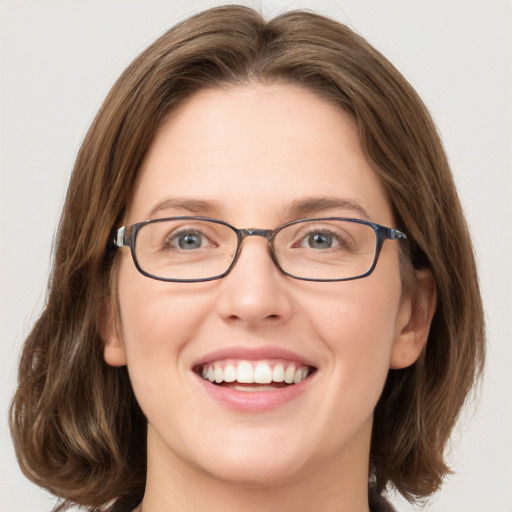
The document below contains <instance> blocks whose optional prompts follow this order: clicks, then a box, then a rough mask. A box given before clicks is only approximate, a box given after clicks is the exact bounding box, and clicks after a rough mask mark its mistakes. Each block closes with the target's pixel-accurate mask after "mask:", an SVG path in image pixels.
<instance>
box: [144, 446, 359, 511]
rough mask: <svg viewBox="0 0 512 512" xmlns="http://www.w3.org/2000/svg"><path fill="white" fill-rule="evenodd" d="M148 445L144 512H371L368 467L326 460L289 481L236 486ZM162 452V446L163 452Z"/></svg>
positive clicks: (257, 481) (264, 480)
mask: <svg viewBox="0 0 512 512" xmlns="http://www.w3.org/2000/svg"><path fill="white" fill-rule="evenodd" d="M150 445H151V442H149V443H148V475H147V485H146V492H145V495H144V500H143V504H142V508H141V509H140V511H138V512H142V511H143V512H164V511H165V512H169V511H171V510H176V511H181V510H208V511H210V512H238V511H240V510H243V511H244V512H260V511H261V510H268V511H280V512H292V511H293V512H296V511H298V510H299V511H300V510H308V511H309V510H315V512H332V511H333V510H336V511H337V512H367V511H368V510H369V506H368V464H367V462H366V461H367V460H368V459H367V458H366V459H365V460H364V462H361V458H359V463H357V462H356V463H354V461H353V460H352V461H351V463H350V464H348V463H346V462H347V461H345V464H340V460H339V458H335V457H332V458H324V459H323V460H322V461H321V462H319V463H318V464H317V465H316V467H312V465H311V464H310V465H308V468H307V470H302V471H297V472H296V473H294V474H293V475H292V476H291V477H289V478H288V479H285V478H275V477H273V478H267V477H266V476H265V475H262V476H261V477H260V478H259V479H258V478H252V479H251V480H250V481H243V480H238V481H233V480H228V479H223V478H219V477H218V476H216V475H213V474H211V473H209V472H206V471H204V470H203V469H201V468H199V467H194V466H192V465H190V464H187V463H184V461H182V460H181V459H179V458H177V457H170V456H169V455H170V454H169V452H166V450H165V449H163V450H162V449H160V450H155V449H154V448H155V446H153V447H152V449H151V448H150ZM160 448H162V447H160Z"/></svg>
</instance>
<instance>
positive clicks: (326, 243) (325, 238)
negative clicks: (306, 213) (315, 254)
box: [298, 230, 340, 249]
mask: <svg viewBox="0 0 512 512" xmlns="http://www.w3.org/2000/svg"><path fill="white" fill-rule="evenodd" d="M339 245H340V239H339V237H338V236H337V235H336V234H335V233H332V232H329V231H325V230H324V231H314V232H311V233H309V234H308V235H306V236H305V237H304V238H302V240H301V241H300V242H299V244H298V246H299V247H304V248H306V249H331V248H333V247H338V246H339Z"/></svg>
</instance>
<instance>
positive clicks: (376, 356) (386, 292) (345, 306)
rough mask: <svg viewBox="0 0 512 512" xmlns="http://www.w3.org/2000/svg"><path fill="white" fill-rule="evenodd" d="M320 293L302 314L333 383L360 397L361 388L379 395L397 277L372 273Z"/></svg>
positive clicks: (391, 337)
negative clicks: (352, 389)
mask: <svg viewBox="0 0 512 512" xmlns="http://www.w3.org/2000/svg"><path fill="white" fill-rule="evenodd" d="M393 276H394V277H393ZM324 292H325V293H323V294H322V295H321V296H318V297H316V299H315V300H312V301H311V302H310V304H309V306H308V307H306V308H305V310H308V311H309V312H308V315H309V318H310V321H311V323H312V324H313V325H314V330H315V331H316V332H317V333H318V339H319V341H320V343H321V344H322V345H323V346H324V347H325V348H324V349H327V352H328V353H329V354H330V358H331V360H332V361H333V362H334V364H333V366H332V369H333V372H334V374H335V379H336V380H337V381H340V380H342V381H343V383H347V382H349V381H350V383H351V386H352V385H353V386H355V387H357V388H359V390H360V392H363V390H364V388H365V387H367V391H369V390H371V389H373V390H376V392H377V393H380V391H381V389H382V386H383V384H384V381H385V379H386V376H387V373H388V371H389V366H390V359H391V353H392V349H393V345H394V342H395V340H396V339H397V336H398V334H399V330H400V326H399V325H398V322H397V318H398V312H399V309H400V297H401V282H400V278H399V276H398V275H397V273H396V272H394V273H392V274H390V275H389V276H386V273H385V272H380V273H374V274H372V275H371V276H369V277H368V278H365V279H361V280H356V281H347V282H344V283H340V284H339V285H338V286H337V287H336V289H335V290H328V289H327V288H326V289H325V290H324ZM344 387H345V386H344Z"/></svg>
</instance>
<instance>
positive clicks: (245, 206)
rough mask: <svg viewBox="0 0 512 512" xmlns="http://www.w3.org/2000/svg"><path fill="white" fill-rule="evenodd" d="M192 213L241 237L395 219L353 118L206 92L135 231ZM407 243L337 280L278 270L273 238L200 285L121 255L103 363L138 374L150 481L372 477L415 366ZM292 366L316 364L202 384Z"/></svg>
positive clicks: (167, 145)
mask: <svg viewBox="0 0 512 512" xmlns="http://www.w3.org/2000/svg"><path fill="white" fill-rule="evenodd" d="M180 215H194V216H195V215H197V216H207V217H213V218H216V219H221V220H223V221H226V222H228V223H230V224H232V225H234V226H236V227H238V228H249V227H257V228H275V227H277V226H279V225H281V224H284V223H286V222H288V221H291V220H295V219H297V218H306V217H327V216H338V217H353V218H368V219H370V220H371V221H374V222H377V223H380V224H384V225H387V226H392V227H393V224H394V219H393V215H392V211H391V207H390V202H389V199H388V198H387V196H386V193H385V191H384V189H383V187H382V185H381V183H380V181H379V179H378V178H377V175H376V174H375V172H374V171H373V170H372V168H371V167H370V165H369V164H368V162H367V161H366V159H365V157H364V155H363V153H362V150H361V147H360V144H359V140H358V136H357V128H356V126H355V124H354V122H353V120H352V119H351V117H350V116H348V115H347V114H346V113H344V112H343V111H342V110H340V109H339V108H337V107H335V106H334V105H333V104H331V103H329V102H327V101H326V100H324V99H321V98H320V97H318V96H317V95H315V94H313V93H312V92H309V91H307V90H304V89H302V88H299V87H297V86H293V85H285V84H274V85H265V84H252V85H247V86H233V87H231V88H227V89H216V90H207V91H204V92H200V93H198V94H196V95H195V96H193V97H192V98H191V99H190V100H188V101H187V102H186V103H185V104H183V105H182V106H181V107H180V109H179V110H177V111H176V112H174V113H173V114H172V115H171V116H170V117H169V119H168V120H167V121H166V122H165V123H164V125H163V126H162V127H161V128H160V130H159V132H158V134H157V136H156V138H155V140H154V142H153V144H152V146H151V149H150V151H149V153H148V155H147V157H146V159H145V162H144V165H143V167H142V169H141V172H140V178H139V180H138V183H137V186H136V188H135V190H134V194H133V199H132V202H131V204H130V206H129V211H128V215H127V219H126V224H132V223H135V222H140V221H143V220H146V219H149V218H163V217H172V216H180ZM399 244H400V242H397V241H387V242H385V243H384V247H383V249H382V253H381V255H380V259H379V262H378V264H377V267H376V268H375V270H374V272H373V273H372V274H371V275H370V276H368V277H366V278H364V279H359V280H354V281H346V282H324V283H322V282H307V281H299V280H296V279H293V278H290V277H287V276H285V275H283V274H282V273H280V271H279V270H278V269H277V268H276V266H275V265H274V263H273V261H272V259H271V257H270V255H269V251H268V242H267V240H266V239H265V238H262V237H250V238H247V239H246V240H245V241H244V244H243V248H242V252H241V255H240V258H239V260H238V261H237V263H236V266H235V267H234V268H233V270H232V271H231V273H230V274H229V275H228V276H227V277H225V278H223V279H220V280H216V281H210V282H199V283H172V282H162V281H157V280H154V279H150V278H148V277H145V276H143V275H142V274H140V273H139V272H138V271H137V269H136V268H135V266H134V263H133V261H132V258H131V256H130V252H129V250H128V249H127V248H124V249H122V250H121V252H122V254H121V256H120V262H119V268H118V272H119V274H118V285H117V286H118V288H117V294H118V303H119V319H118V324H119V329H118V330H117V331H116V332H117V334H116V332H111V333H109V334H108V335H107V336H106V347H105V358H106V360H107V362H109V363H110V364H112V365H122V364H125V363H126V364H127V365H128V369H129V374H130V378H131V382H132V385H133V388H134V391H135V394H136V396H137V399H138V401H139V403H140V406H141V407H142V410H143V411H144V413H145V415H146V417H147V420H148V436H149V438H148V439H149V441H148V460H149V471H150V473H151V471H154V472H156V473H158V472H159V471H160V472H161V471H164V472H165V471H167V472H172V471H174V470H175V468H181V469H183V468H186V469H187V470H190V471H192V472H197V471H199V472H200V473H201V474H203V475H208V476H210V477H213V478H216V479H221V480H223V481H231V482H244V483H256V484H258V483H259V484H262V483H263V484H269V483H272V484H273V485H274V484H276V483H277V482H280V481H292V480H294V479H300V478H302V477H305V476H307V475H310V474H313V473H314V472H316V473H318V472H320V473H322V472H329V474H331V475H333V474H334V475H336V477H337V478H338V477H339V476H341V475H342V474H343V473H346V474H353V475H354V476H356V475H357V476H360V475H364V478H365V480H364V481H366V477H367V471H368V453H369V444H370V434H371V426H372V414H373V410H374V407H375V405H376V403H377V400H378V398H379V395H380V393H381V390H382V388H383V385H384V382H385V379H386V376H387V373H388V370H389V368H390V366H393V367H400V366H405V365H407V364H410V363H411V362H412V359H411V358H413V357H415V356H416V354H411V350H410V348H408V347H409V346H408V344H407V334H406V331H407V324H408V321H409V312H410V304H409V302H408V301H406V300H402V299H401V292H402V289H401V281H400V272H399ZM114 323H115V322H114ZM240 363H241V367H242V368H241V369H240V368H238V365H239V364H240ZM208 365H209V366H208ZM292 365H293V366H294V367H295V369H296V370H299V369H301V368H308V369H309V375H308V376H307V377H306V378H305V379H304V380H303V381H302V382H300V383H298V384H283V383H270V384H259V385H258V384H244V383H241V384H240V383H237V382H236V381H235V382H233V383H224V384H222V385H218V384H217V383H212V382H210V381H209V380H205V379H204V378H203V376H202V369H203V368H206V370H205V373H207V371H208V369H209V368H210V367H211V369H212V370H211V371H213V372H215V370H216V368H220V369H225V368H226V367H227V366H232V367H233V368H236V369H238V374H236V378H238V379H239V380H244V378H243V377H242V374H244V372H243V368H244V367H245V368H246V369H247V368H252V369H255V368H259V369H257V372H262V374H265V373H268V371H269V369H270V371H272V372H274V371H275V372H276V375H278V374H280V372H281V371H285V372H286V370H287V369H288V368H289V367H291V366H292ZM280 366H281V367H282V370H281V368H280ZM276 367H278V368H277V370H276ZM229 371H230V372H231V373H233V372H232V370H231V369H230V370H229ZM228 373H229V372H228ZM249 373H250V370H249ZM302 377H304V375H302ZM276 379H277V380H279V377H276ZM228 380H229V379H228ZM173 468H174V469H173Z"/></svg>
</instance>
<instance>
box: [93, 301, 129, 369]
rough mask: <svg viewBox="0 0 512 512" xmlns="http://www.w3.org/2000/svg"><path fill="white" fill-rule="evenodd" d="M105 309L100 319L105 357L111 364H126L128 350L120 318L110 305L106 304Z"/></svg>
mask: <svg viewBox="0 0 512 512" xmlns="http://www.w3.org/2000/svg"><path fill="white" fill-rule="evenodd" d="M104 311H105V313H104V314H103V315H102V318H101V319H100V321H99V330H100V336H101V339H102V340H103V358H104V359H105V362H106V363H107V364H109V365H110V366H125V365H126V352H125V348H124V342H123V337H122V335H121V329H120V326H119V320H117V315H115V313H114V311H112V307H111V306H110V305H106V307H105V310H104ZM115 317H116V318H115Z"/></svg>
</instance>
